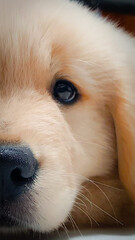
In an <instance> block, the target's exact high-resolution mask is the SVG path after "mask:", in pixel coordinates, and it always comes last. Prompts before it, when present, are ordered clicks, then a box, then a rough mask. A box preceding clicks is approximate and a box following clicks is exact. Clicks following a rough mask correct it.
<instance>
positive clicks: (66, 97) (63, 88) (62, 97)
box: [53, 80, 79, 104]
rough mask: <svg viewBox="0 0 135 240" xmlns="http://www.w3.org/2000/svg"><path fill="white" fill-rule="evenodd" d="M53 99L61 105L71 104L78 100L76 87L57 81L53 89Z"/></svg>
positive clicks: (66, 82)
mask: <svg viewBox="0 0 135 240" xmlns="http://www.w3.org/2000/svg"><path fill="white" fill-rule="evenodd" d="M53 96H54V98H55V99H56V100H57V101H59V102H60V103H62V104H72V103H74V102H75V101H76V100H78V97H79V93H78V91H77V89H76V87H75V86H74V85H73V84H72V83H71V82H69V81H67V80H58V81H57V82H56V83H55V86H54V88H53Z"/></svg>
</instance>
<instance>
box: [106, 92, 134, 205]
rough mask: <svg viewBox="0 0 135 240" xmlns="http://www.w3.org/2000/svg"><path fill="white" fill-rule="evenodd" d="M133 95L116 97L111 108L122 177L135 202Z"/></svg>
mask: <svg viewBox="0 0 135 240" xmlns="http://www.w3.org/2000/svg"><path fill="white" fill-rule="evenodd" d="M119 95H120V94H119ZM125 95H126V94H125ZM131 96H132V94H131V95H128V96H122V97H120V96H119V97H118V96H117V97H115V99H113V101H112V102H111V106H110V108H111V113H112V116H113V119H114V124H115V129H116V138H117V151H118V167H119V175H120V179H121V181H122V183H123V185H124V186H125V188H126V189H127V191H128V193H129V195H130V196H131V198H132V200H133V201H134V202H135V106H133V104H135V103H133V104H132V100H131V101H130V100H129V98H131Z"/></svg>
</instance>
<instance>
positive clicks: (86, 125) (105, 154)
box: [0, 0, 126, 232]
mask: <svg viewBox="0 0 135 240" xmlns="http://www.w3.org/2000/svg"><path fill="white" fill-rule="evenodd" d="M0 9H2V10H0V29H1V30H0V109H1V110H0V141H1V143H2V144H3V145H4V146H5V145H6V146H7V145H12V146H24V147H29V149H30V150H31V151H32V153H33V156H34V158H35V159H36V160H37V162H38V170H37V173H36V177H35V179H34V181H33V183H32V184H31V185H30V186H29V185H28V186H26V191H24V192H23V193H22V194H21V195H19V196H18V197H17V198H15V199H13V200H12V201H9V200H7V201H5V202H4V205H3V204H2V203H1V204H0V218H2V217H3V216H4V218H9V219H10V222H11V223H12V224H11V227H12V228H13V225H14V226H15V228H16V226H17V225H18V226H19V228H22V229H32V230H36V231H43V232H45V231H51V230H54V229H56V228H58V227H59V226H60V225H61V224H62V223H63V222H65V221H66V219H67V218H68V216H69V214H70V212H71V210H72V207H73V205H74V202H75V198H76V196H77V194H78V192H79V190H80V188H81V184H82V182H83V181H84V177H89V178H91V177H95V176H104V175H107V174H109V173H110V172H112V171H113V170H114V167H115V165H116V157H117V153H116V147H115V144H116V143H115V132H114V126H113V121H112V117H111V115H110V113H109V110H108V106H107V99H108V95H109V96H111V95H112V94H113V89H114V91H115V87H114V86H115V84H114V83H113V80H114V79H115V80H117V78H118V76H120V72H118V65H117V61H115V57H114V54H113V51H114V45H115V44H116V42H115V44H113V43H112V42H113V40H112V39H113V34H114V32H115V30H114V28H113V27H112V26H111V24H107V23H105V22H104V20H102V19H98V17H96V16H95V15H93V14H92V13H90V12H89V11H88V10H87V9H85V8H83V7H82V6H79V5H77V4H76V3H73V2H72V3H71V2H69V1H66V0H64V1H63V0H57V1H56V0H54V1H51V3H50V1H43V0H40V1H38V2H37V1H31V0H29V1H20V0H19V1H16V0H13V1H8V0H6V1H5V0H3V1H2V0H1V1H0ZM80 19H81V21H80ZM93 24H94V26H93ZM107 32H108V35H109V37H108V38H106V39H105V38H104V37H103V36H104V34H106V33H107ZM109 33H110V34H109ZM114 35H115V34H114ZM119 35H120V33H119V32H118V37H119ZM111 36H112V38H111ZM124 37H125V35H124ZM124 37H123V38H124ZM125 38H126V37H125ZM99 39H100V40H99ZM110 39H111V40H110ZM111 41H112V42H111ZM114 41H115V37H114ZM117 47H118V46H116V49H117ZM108 79H109V81H108ZM60 83H61V85H59V84H60ZM62 84H64V85H62ZM58 86H59V87H58ZM60 89H62V91H61V90H60ZM67 89H68V90H67ZM59 91H60V92H59ZM58 94H60V95H58ZM65 98H66V100H69V101H68V104H67V102H66V101H65ZM71 98H72V99H71ZM63 99H64V101H63ZM71 100H72V101H71ZM7 221H8V220H7ZM5 227H6V228H7V226H5Z"/></svg>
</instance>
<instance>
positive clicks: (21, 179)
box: [0, 145, 38, 203]
mask: <svg viewBox="0 0 135 240" xmlns="http://www.w3.org/2000/svg"><path fill="white" fill-rule="evenodd" d="M37 169H38V163H37V161H36V159H35V158H34V156H33V154H32V152H31V150H30V149H29V148H27V147H24V146H19V145H15V146H11V145H7V146H6V145H0V203H1V202H3V201H5V200H10V199H12V198H16V197H17V196H18V195H20V194H22V193H23V192H24V191H25V190H26V189H27V186H28V185H29V184H31V183H32V182H33V180H34V178H35V176H36V171H37Z"/></svg>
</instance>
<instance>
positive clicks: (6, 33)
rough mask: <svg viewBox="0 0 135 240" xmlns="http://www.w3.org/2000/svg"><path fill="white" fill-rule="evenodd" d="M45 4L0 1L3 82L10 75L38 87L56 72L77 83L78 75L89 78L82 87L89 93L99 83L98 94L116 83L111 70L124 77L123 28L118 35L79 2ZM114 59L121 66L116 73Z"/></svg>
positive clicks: (54, 0)
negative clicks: (85, 86) (84, 86)
mask: <svg viewBox="0 0 135 240" xmlns="http://www.w3.org/2000/svg"><path fill="white" fill-rule="evenodd" d="M7 4H8V7H7ZM45 4H46V8H44V7H42V5H44V1H43V0H39V1H38V3H37V1H35V0H34V1H32V0H29V1H20V0H18V1H17V0H11V1H10V2H9V1H7V0H1V1H0V6H1V7H0V9H1V10H0V19H2V21H0V29H1V34H0V56H1V57H0V61H1V63H2V64H1V69H0V74H3V75H2V76H4V78H1V79H4V82H5V86H7V81H8V80H9V79H8V78H9V75H10V79H11V77H13V81H14V82H16V83H17V81H18V79H19V85H20V83H21V84H25V85H26V84H27V85H28V83H29V84H30V85H31V84H33V83H34V84H35V85H36V87H37V88H39V89H40V90H41V89H42V88H45V87H50V82H51V81H52V79H53V78H55V76H58V77H65V78H69V79H70V80H72V81H75V82H76V83H77V84H79V85H81V86H83V85H84V81H85V82H86V84H87V83H90V84H87V89H88V90H90V91H91V94H93V95H95V93H98V97H99V98H100V97H101V94H103V91H104V90H103V86H105V87H106V93H105V92H104V97H106V95H108V94H111V93H112V91H113V90H112V89H115V88H112V84H113V85H115V86H117V75H118V76H119V77H120V75H121V78H123V77H125V74H127V71H126V70H125V71H124V69H126V68H127V67H126V63H127V61H130V59H127V56H126V54H125V56H124V53H123V52H122V53H121V49H123V46H122V47H120V45H119V41H120V39H121V40H122V41H121V45H125V48H127V47H128V46H127V38H128V41H130V43H131V44H133V42H134V41H133V40H132V39H131V38H130V37H128V36H127V35H126V34H123V35H121V31H122V30H119V32H117V34H114V33H115V31H116V30H115V27H114V29H113V27H112V26H111V28H110V23H107V24H104V22H105V21H106V20H105V19H102V18H101V17H97V16H96V14H94V13H92V12H89V10H88V9H87V8H85V7H84V6H83V7H82V5H81V4H80V5H79V4H77V3H76V2H72V3H71V2H70V1H68V0H52V1H48V0H47V1H46V3H45ZM7 9H9V11H8V10H7ZM11 10H12V11H11ZM7 11H8V12H7ZM7 16H8V17H7ZM61 18H62V21H61ZM3 21H4V24H3ZM114 51H115V55H114ZM130 57H131V56H130ZM6 59H8V61H7V60H6ZM116 59H117V61H116ZM119 60H120V61H119ZM119 62H121V63H122V67H123V70H122V71H121V72H119V74H118V72H117V70H118V71H119V67H120V66H119ZM131 62H132V61H131ZM7 63H8V65H7ZM5 65H6V66H5ZM13 65H14V66H15V67H13ZM3 66H5V68H3ZM20 66H21V67H20ZM131 67H132V64H131ZM3 69H5V72H4V70H3ZM103 69H104V71H103ZM84 70H85V71H84ZM9 72H10V74H8V73H9ZM18 76H19V77H18ZM22 79H23V81H22ZM37 79H38V83H37ZM93 79H94V80H93ZM108 79H109V80H110V81H108ZM114 79H115V81H113V80H114ZM9 81H10V80H9ZM13 81H10V82H12V84H13ZM39 83H40V84H39ZM3 84H4V83H3ZM97 85H98V88H97ZM99 85H101V86H102V88H100V87H99ZM2 86H3V85H2ZM96 97H97V95H96ZM102 98H103V96H102Z"/></svg>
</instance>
